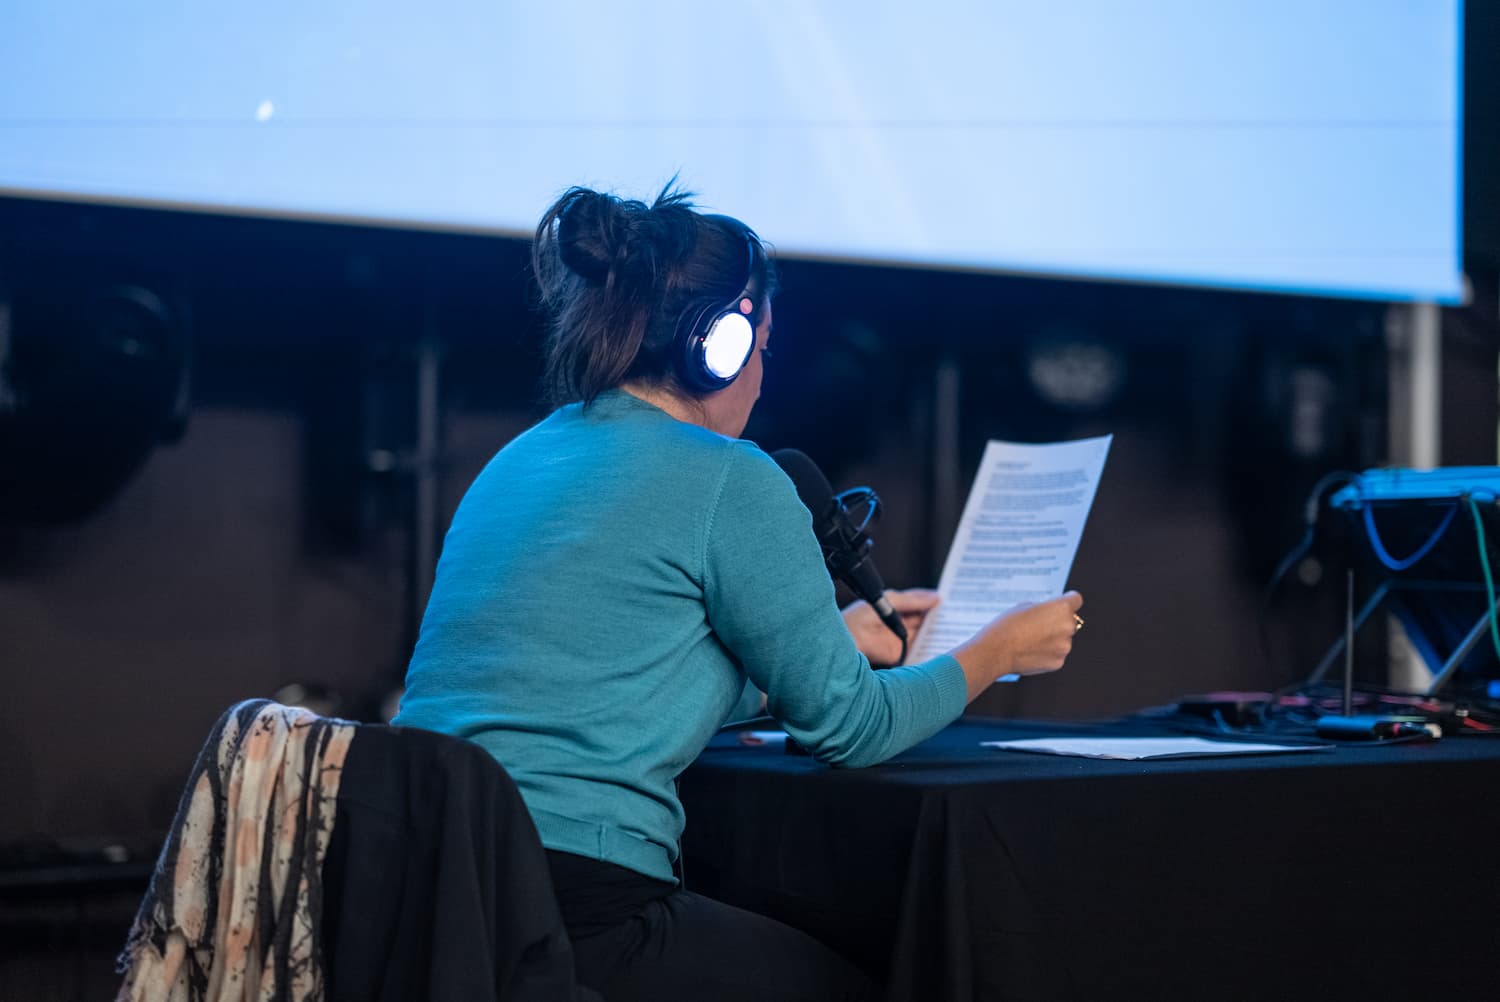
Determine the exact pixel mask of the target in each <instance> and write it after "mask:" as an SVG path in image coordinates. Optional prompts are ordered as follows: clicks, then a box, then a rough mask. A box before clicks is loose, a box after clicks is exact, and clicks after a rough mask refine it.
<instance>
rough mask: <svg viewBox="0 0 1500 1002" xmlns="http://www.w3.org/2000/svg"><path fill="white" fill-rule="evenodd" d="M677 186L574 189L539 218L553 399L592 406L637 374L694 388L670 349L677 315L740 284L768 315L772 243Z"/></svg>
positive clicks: (538, 260)
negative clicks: (645, 195)
mask: <svg viewBox="0 0 1500 1002" xmlns="http://www.w3.org/2000/svg"><path fill="white" fill-rule="evenodd" d="M674 184H675V179H674V181H672V182H669V183H668V184H667V186H666V187H665V188H663V189H662V192H661V194H660V195H658V196H657V198H656V201H655V202H653V203H652V204H651V205H650V206H647V205H646V204H645V203H644V202H639V201H634V200H626V199H623V198H620V197H619V196H617V195H611V194H604V193H601V192H597V191H593V190H591V189H588V188H570V189H568V191H567V192H566V193H564V194H563V196H562V197H561V198H559V199H558V200H557V201H556V202H554V203H553V204H552V206H551V208H549V209H548V210H547V212H546V214H545V215H543V216H542V221H541V222H540V223H539V224H537V228H536V238H535V240H534V241H533V243H532V246H531V263H532V268H533V269H534V270H535V272H536V278H537V284H538V286H539V287H540V288H541V294H542V306H543V307H544V308H545V309H546V310H547V312H548V314H549V315H550V319H551V329H550V333H549V336H548V339H547V368H546V375H545V377H544V378H545V380H546V385H547V391H548V394H549V396H550V397H551V400H552V403H553V404H554V405H561V404H565V403H572V402H573V401H578V400H581V401H583V402H584V403H585V404H587V403H590V402H592V401H593V399H594V398H595V397H597V396H598V395H599V394H600V393H602V392H604V391H605V390H608V389H611V388H613V387H616V386H619V385H620V384H621V383H624V382H628V381H631V380H641V381H643V382H646V383H650V384H653V385H662V384H666V385H668V386H670V387H671V388H673V389H675V390H677V391H678V392H687V391H686V390H685V389H684V388H683V387H682V385H681V384H680V383H679V382H678V380H677V379H676V377H675V374H674V371H675V370H674V363H673V358H672V352H671V348H672V345H673V343H674V340H675V338H676V334H677V328H678V325H679V323H680V322H681V321H682V318H683V316H684V314H686V313H687V312H688V311H689V310H692V309H701V308H702V306H703V305H704V304H705V303H708V302H712V301H715V300H717V301H718V302H722V303H725V304H727V303H728V302H729V301H730V300H731V299H732V298H733V297H734V295H735V293H737V292H739V291H740V290H741V289H742V288H749V289H752V290H754V291H755V292H756V293H758V294H757V295H755V296H754V297H753V298H754V299H755V300H756V302H755V312H754V313H752V314H751V316H750V320H751V323H752V324H756V325H758V324H759V323H760V318H761V315H762V314H763V312H764V303H765V301H766V300H768V299H769V298H770V297H771V296H772V295H773V294H774V293H775V291H776V289H775V286H776V269H775V265H774V264H773V263H772V262H771V258H770V255H769V254H768V253H767V251H766V248H765V245H764V244H762V243H761V240H760V238H759V237H757V236H756V235H755V233H754V231H752V230H751V229H750V228H749V227H748V226H746V225H745V224H744V223H742V222H740V221H739V220H737V219H732V218H730V217H729V216H715V215H707V214H704V213H700V212H697V211H695V210H694V208H693V203H692V201H691V199H692V197H693V196H692V193H691V192H686V191H674V190H673V185H674ZM747 247H748V248H749V254H748V257H749V260H748V262H747V260H746V258H747V253H746V248H747ZM747 264H748V265H749V268H750V274H749V281H748V282H746V274H745V269H746V265H747Z"/></svg>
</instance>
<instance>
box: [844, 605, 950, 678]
mask: <svg viewBox="0 0 1500 1002" xmlns="http://www.w3.org/2000/svg"><path fill="white" fill-rule="evenodd" d="M885 597H886V598H887V599H888V600H889V601H890V603H891V608H893V609H895V610H896V611H897V612H898V613H900V614H901V622H902V623H903V624H905V626H906V638H907V649H908V650H910V649H911V648H912V647H914V646H915V645H916V642H917V631H918V630H920V629H921V628H922V622H923V621H924V620H925V619H926V618H927V614H928V613H929V612H931V611H932V609H933V607H934V606H936V605H937V604H938V593H937V592H935V591H933V590H932V589H930V588H906V589H904V590H902V591H887V592H886V593H885ZM843 614H844V625H845V626H847V627H848V628H849V635H850V636H851V637H853V638H854V646H855V647H857V648H859V652H860V653H861V654H863V655H864V656H865V657H867V658H869V659H870V663H871V664H874V665H881V666H882V667H884V666H889V665H893V664H895V663H896V662H897V660H899V659H900V657H901V638H900V637H898V636H896V635H895V634H894V633H892V632H891V631H890V628H889V627H887V626H886V625H885V624H884V623H882V622H881V621H880V617H879V616H878V615H876V613H875V610H874V609H872V608H871V607H870V603H868V602H865V601H859V602H854V603H851V604H849V605H846V606H844V608H843Z"/></svg>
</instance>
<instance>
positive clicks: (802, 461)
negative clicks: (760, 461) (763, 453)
mask: <svg viewBox="0 0 1500 1002" xmlns="http://www.w3.org/2000/svg"><path fill="white" fill-rule="evenodd" d="M771 458H772V459H773V460H775V461H776V465H777V466H779V467H781V470H782V472H783V473H785V474H786V475H787V477H788V478H790V479H791V481H792V486H793V487H795V488H797V497H798V498H800V499H801V500H802V503H803V504H804V505H806V506H807V510H808V511H810V512H812V517H813V528H814V530H816V531H817V532H818V534H819V535H822V532H823V529H824V528H825V527H826V526H827V524H828V519H829V515H830V514H831V512H832V509H833V505H834V502H833V485H832V484H830V483H829V482H828V478H827V477H826V476H824V474H823V471H822V470H820V469H818V464H817V463H814V462H813V461H812V460H811V459H809V458H808V456H807V454H806V453H804V452H800V451H798V450H797V449H777V450H776V451H775V452H773V453H771Z"/></svg>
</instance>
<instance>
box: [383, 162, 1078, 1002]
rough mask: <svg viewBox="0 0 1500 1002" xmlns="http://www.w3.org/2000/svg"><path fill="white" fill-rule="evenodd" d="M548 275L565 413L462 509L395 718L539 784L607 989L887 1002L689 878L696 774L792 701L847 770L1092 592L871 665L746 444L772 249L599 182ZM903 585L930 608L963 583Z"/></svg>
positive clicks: (784, 489)
mask: <svg viewBox="0 0 1500 1002" xmlns="http://www.w3.org/2000/svg"><path fill="white" fill-rule="evenodd" d="M533 264H534V267H535V270H536V275H537V279H538V282H539V284H540V287H541V293H542V303H543V305H544V306H545V307H546V308H547V309H548V310H549V311H550V313H551V316H552V320H553V328H552V333H551V336H550V340H549V343H548V359H547V377H548V381H549V383H550V386H551V390H552V393H553V395H554V397H555V399H556V402H557V404H558V405H559V406H558V409H557V410H555V411H554V412H553V413H552V414H551V415H550V416H549V417H547V418H546V419H545V420H543V421H542V422H541V423H540V424H538V425H536V426H535V427H533V428H531V429H530V430H528V431H527V432H525V433H524V434H522V435H520V436H519V437H517V438H516V439H515V440H514V441H512V442H511V443H509V444H508V445H506V446H505V448H503V449H502V450H501V451H500V452H499V453H498V454H497V455H496V456H495V457H494V458H493V459H492V460H491V461H490V463H489V464H488V466H486V467H485V469H484V471H483V472H482V473H480V475H479V477H478V478H477V479H476V480H475V482H474V484H473V486H472V487H471V488H470V489H469V491H468V493H467V494H466V495H465V497H464V499H463V501H462V503H461V504H460V505H459V508H458V510H457V512H456V513H455V515H454V518H453V523H452V526H451V528H450V529H449V532H448V536H447V539H446V542H445V543H444V547H443V553H442V558H441V561H440V562H439V565H438V570H437V579H436V582H435V584H434V586H433V591H432V596H431V598H430V600H429V603H428V607H427V612H426V615H425V616H424V618H423V621H422V628H421V634H420V638H419V640H418V642H417V646H416V650H415V652H414V654H413V657H412V661H411V665H410V668H409V670H408V675H407V688H406V692H405V695H404V696H403V699H402V703H401V712H400V714H399V716H398V717H397V719H396V721H395V722H396V723H398V724H401V725H406V726H413V727H423V728H429V729H433V730H439V731H445V732H448V733H451V734H457V735H460V736H462V737H465V738H468V739H469V740H472V741H475V742H477V743H479V744H480V745H482V746H484V747H485V748H487V749H488V750H489V751H490V752H491V753H492V754H493V755H494V756H495V758H496V759H498V760H499V761H500V763H501V764H502V765H504V766H505V768H506V769H507V770H508V771H509V773H510V774H511V776H512V777H513V778H514V779H515V781H516V784H517V785H518V786H519V788H520V790H521V793H522V795H523V797H524V798H525V800H526V803H527V806H528V808H529V809H530V811H531V814H532V817H533V818H534V819H535V821H536V825H537V830H538V831H539V833H540V834H541V838H542V843H543V844H544V846H545V847H546V848H547V850H548V855H549V861H550V863H551V866H552V870H553V877H554V882H555V884H556V887H557V891H558V897H559V900H560V903H561V906H562V911H563V917H564V920H565V922H566V924H567V926H568V930H569V933H570V935H571V937H572V939H573V947H574V951H575V956H576V960H577V965H578V972H579V978H580V980H581V981H582V982H583V983H584V984H586V985H589V986H590V987H594V988H596V989H598V990H600V991H601V992H602V993H603V994H604V995H605V997H606V998H608V999H611V1000H619V999H637V998H639V999H694V998H713V999H715V1000H718V1002H722V1000H728V999H734V998H740V997H744V998H756V999H763V998H777V999H794V998H807V999H819V1000H826V999H839V998H862V997H867V995H868V994H869V993H870V990H871V989H870V986H869V985H868V983H867V982H866V981H865V980H864V978H863V976H862V975H860V974H859V973H858V972H857V971H855V970H854V969H853V968H852V967H850V966H849V965H848V964H846V963H845V962H844V961H843V960H842V959H841V958H839V957H838V956H836V955H835V954H833V953H832V952H831V951H829V950H827V949H826V948H824V947H823V946H821V945H820V944H818V943H816V942H815V941H813V940H811V939H809V938H808V937H806V936H804V935H802V934H801V933H799V932H796V931H794V930H792V929H789V928H787V927H785V926H782V925H780V924H778V923H775V922H772V921H770V920H769V919H765V918H762V917H760V916H756V915H752V914H750V913H748V912H743V911H740V910H738V909H734V908H730V907H729V906H727V905H723V904H721V903H718V902H714V901H711V900H709V899H707V898H703V897H700V896H698V895H694V894H691V893H689V892H687V891H685V890H684V889H682V888H681V887H679V886H678V883H677V880H676V877H675V875H674V866H675V863H676V860H677V851H678V839H679V837H680V835H681V833H682V829H683V812H682V807H681V805H680V804H679V803H678V800H677V796H676V791H675V780H676V777H677V776H678V775H679V774H680V773H681V772H682V770H683V769H684V768H686V767H687V765H688V764H689V763H690V762H691V761H692V760H693V759H694V757H696V756H697V754H698V753H699V752H700V751H701V750H702V749H703V747H704V745H705V744H706V743H707V742H708V740H709V738H710V737H711V736H712V735H713V733H714V732H715V730H716V729H717V728H719V727H720V726H721V725H722V724H724V723H725V722H726V721H729V720H735V719H739V718H743V717H748V716H752V715H754V714H755V713H756V712H759V710H760V709H761V706H762V700H763V701H764V703H763V705H764V708H765V710H766V712H768V713H770V714H771V715H773V716H774V717H775V718H776V719H777V720H778V721H780V722H781V723H782V724H783V725H784V726H785V728H786V730H787V732H788V733H789V734H790V735H791V736H792V737H793V738H795V739H796V741H797V742H798V743H799V744H800V745H802V746H803V747H804V748H806V749H808V750H809V751H810V752H811V753H812V754H814V755H816V756H817V757H818V758H820V759H822V760H823V761H825V762H828V763H830V764H833V765H840V766H862V765H870V764H873V763H876V762H880V761H882V760H884V759H886V758H888V757H890V756H892V755H894V754H896V753H898V752H900V751H902V750H903V749H905V748H907V747H909V746H911V745H912V744H914V743H916V742H918V741H920V740H922V739H923V738H926V737H927V736H929V735H931V734H933V733H934V732H936V731H937V730H939V729H941V728H942V727H943V726H945V725H946V724H948V723H949V722H951V721H952V720H953V719H954V718H956V717H957V716H958V715H959V714H960V713H961V712H962V710H963V708H964V706H965V704H966V703H967V702H968V701H969V700H971V699H973V698H974V697H975V696H976V695H978V694H979V693H980V692H982V691H984V689H985V688H987V687H988V686H989V685H990V683H992V682H993V681H994V680H995V679H996V678H998V677H999V676H1001V675H1004V674H1006V673H1008V672H1016V671H1019V672H1033V671H1046V670H1051V669H1055V668H1058V667H1061V665H1062V662H1063V659H1064V658H1065V657H1066V655H1067V654H1068V651H1069V648H1070V645H1071V642H1072V635H1073V631H1074V628H1075V627H1074V613H1075V611H1076V610H1077V608H1078V607H1079V605H1080V602H1081V600H1080V599H1079V598H1078V596H1077V595H1076V594H1074V593H1069V595H1067V596H1064V597H1063V598H1062V599H1058V600H1056V601H1054V602H1049V603H1045V604H1042V605H1037V606H1032V607H1029V608H1025V609H1019V610H1015V611H1012V612H1010V613H1008V614H1006V615H1004V616H1001V617H1000V618H999V619H997V620H995V621H994V622H993V623H992V624H991V625H989V626H988V627H986V628H985V629H984V630H983V631H982V632H980V633H979V634H978V635H976V636H975V637H974V638H973V639H972V640H970V641H969V642H968V643H966V644H964V645H963V646H962V647H960V648H958V649H957V650H955V651H953V652H952V653H951V654H945V655H943V656H941V657H938V658H935V659H933V660H932V661H929V662H926V663H924V664H919V665H912V666H907V667H897V668H892V669H890V670H887V671H880V672H872V671H870V670H869V668H870V662H869V660H868V659H867V656H866V655H867V654H875V655H877V656H878V655H879V653H880V652H882V651H889V647H888V646H887V645H889V644H890V643H892V642H893V639H894V638H890V637H887V636H886V635H885V632H884V627H882V626H881V625H880V623H879V621H878V620H877V619H876V617H875V616H874V615H873V613H872V612H871V611H870V610H869V608H868V607H867V606H863V605H862V604H861V605H860V606H856V607H852V608H851V609H849V610H847V611H846V613H845V614H844V615H842V616H841V614H840V611H839V609H838V608H837V607H836V605H835V601H834V591H833V586H832V584H831V583H830V581H829V578H828V575H827V573H826V572H825V571H824V568H823V561H822V556H821V553H820V551H819V548H818V544H817V541H816V539H815V538H814V536H813V533H812V531H811V517H810V515H809V514H808V511H807V509H806V508H805V507H803V506H802V504H801V503H800V502H799V500H798V498H797V495H796V492H795V490H794V488H793V487H792V484H791V482H790V481H789V480H788V479H787V477H786V476H785V475H784V474H783V473H782V472H781V470H780V469H779V468H778V467H777V465H776V464H775V463H774V462H773V461H772V460H771V459H770V458H769V457H768V456H767V455H766V454H765V453H763V452H761V451H760V450H759V449H758V448H756V446H754V445H752V444H751V443H749V442H745V441H742V440H740V439H739V438H738V436H739V435H740V434H741V432H742V431H743V430H744V427H745V422H746V421H747V420H748V419H749V416H750V411H751V408H752V407H753V406H754V405H755V401H756V398H757V397H758V396H759V394H760V385H761V378H762V373H763V365H764V359H765V357H766V356H767V355H768V354H769V351H768V341H769V338H770V334H771V296H772V294H773V293H774V291H775V282H776V277H775V271H774V268H773V266H772V264H771V261H770V260H769V258H768V256H767V254H766V251H765V248H764V247H763V246H762V244H761V242H760V240H759V239H758V238H757V237H756V236H755V234H754V233H753V232H751V231H750V230H749V229H748V228H747V227H746V226H745V225H744V224H743V223H740V222H739V221H737V220H734V219H730V218H728V217H725V216H713V215H703V214H699V213H698V212H696V211H694V210H693V208H692V205H691V203H690V202H689V201H688V199H687V196H686V195H684V194H682V193H675V194H674V193H670V190H668V191H664V192H663V193H662V195H661V196H660V197H658V198H657V200H656V202H655V203H654V204H653V205H651V206H649V207H648V206H646V205H645V204H643V203H641V202H636V201H625V200H622V199H620V198H617V197H615V196H612V195H606V194H600V193H597V192H594V191H589V190H587V189H582V188H575V189H572V190H570V191H569V192H567V193H566V194H565V195H563V196H562V198H560V199H559V200H558V201H557V202H556V203H555V204H554V205H553V206H552V207H551V208H550V209H548V210H547V213H546V214H545V215H544V216H543V217H542V220H541V223H540V224H539V225H538V227H537V231H536V239H535V243H534V245H533ZM893 601H894V603H895V604H896V605H897V607H898V609H901V610H902V611H903V612H904V613H906V614H907V615H908V616H909V617H911V618H912V619H913V620H920V617H921V615H922V613H923V612H924V611H925V610H926V609H927V608H929V607H930V606H931V604H932V601H933V599H932V597H931V596H930V594H926V595H924V594H920V593H917V594H900V593H898V594H895V595H894V596H893ZM861 650H863V651H864V652H865V653H861ZM885 656H886V657H890V656H892V655H891V654H889V653H886V655H885ZM762 693H763V694H764V696H763V697H762V695H761V694H762Z"/></svg>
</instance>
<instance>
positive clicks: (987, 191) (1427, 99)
mask: <svg viewBox="0 0 1500 1002" xmlns="http://www.w3.org/2000/svg"><path fill="white" fill-rule="evenodd" d="M1461 15H1462V6H1461V3H1460V0H1424V2H1420V3H1414V2H1410V0H1319V2H1317V3H1307V2H1305V0H1218V2H1214V3H1203V2H1202V0H1135V2H1132V3H1120V2H1118V0H1058V2H1056V3H1037V2H1035V0H974V2H968V3H962V2H954V0H946V2H943V0H934V2H932V3H928V4H925V5H915V4H911V3H909V2H906V3H899V4H898V3H889V2H884V3H883V2H879V0H863V2H853V0H827V2H823V3H803V2H793V0H745V2H743V3H738V4H733V5H717V4H705V3H700V2H697V0H650V2H643V3H636V4H608V3H603V2H595V0H553V2H550V3H546V4H543V3H526V4H520V3H493V2H488V0H432V2H429V3H426V4H423V5H415V4H409V3H402V4H399V5H398V4H392V3H389V2H386V0H360V2H355V0H325V2H322V3H318V4H307V3H300V2H298V3H292V2H288V0H262V2H258V3H255V4H248V3H238V4H236V3H230V4H202V3H191V2H186V0H177V2H165V0H156V2H151V0H147V2H144V3H141V4H130V5H122V4H114V3H107V2H105V0H56V2H50V3H45V4H41V3H34V4H13V5H10V6H9V7H8V9H7V11H6V17H5V30H4V32H0V191H3V192H8V193H11V194H23V195H35V194H45V195H59V196H64V197H77V198H86V199H109V200H122V201H130V202H145V203H158V204H167V205H177V206H184V207H191V208H206V209H212V210H231V211H248V212H270V213H287V214H293V215H300V216H310V217H317V218H335V219H358V220H375V221H381V222H389V223H395V224H402V225H416V226H430V227H459V228H467V229H478V230H484V231H494V232H501V233H514V234H525V233H529V232H530V230H531V229H532V227H533V226H534V225H535V222H536V220H537V218H538V217H539V216H540V215H541V212H542V210H543V209H544V208H545V207H546V205H547V204H548V203H549V202H550V201H551V200H552V199H553V198H555V197H556V196H557V194H558V193H559V192H560V191H561V190H562V189H564V188H566V187H567V186H568V185H570V184H589V185H594V186H598V187H604V188H609V189H614V190H617V191H620V192H621V193H623V194H627V195H632V196H638V197H649V196H650V195H651V194H653V193H654V191H655V190H656V189H658V188H659V187H660V186H661V184H662V183H663V182H664V181H665V180H666V179H667V178H669V177H671V176H672V175H673V174H675V173H680V175H681V177H682V180H683V182H684V184H685V185H686V186H687V187H690V188H692V189H694V190H696V191H699V192H701V193H702V199H701V200H702V202H703V203H705V205H707V206H709V207H711V208H713V209H715V210H717V211H723V212H729V213H732V214H734V215H737V216H740V217H741V218H743V219H745V220H746V221H747V222H749V223H750V224H751V225H752V226H754V227H755V228H756V230H757V231H759V232H760V233H761V234H762V235H763V236H765V237H766V238H767V239H768V240H770V241H772V242H773V243H774V244H776V246H777V247H778V249H779V251H780V252H781V253H783V254H787V255H792V256H805V257H821V258H837V259H849V260H862V261H886V262H897V263H909V264H917V265H929V266H936V267H950V268H968V269H986V270H1001V271H1014V272H1026V273H1040V274H1057V275H1081V276H1093V277H1105V278H1120V279H1135V280H1142V281H1156V282H1173V283H1190V284H1206V285H1219V286H1232V287H1246V288H1263V289H1275V290H1283V291H1295V292H1320V293H1332V294H1338V295H1349V296H1360V297H1373V298H1397V299H1404V298H1413V299H1436V300H1440V301H1452V300H1454V299H1455V298H1456V297H1457V295H1458V293H1459V288H1460V274H1459V232H1458V228H1459V223H1458V220H1459V204H1460V203H1459V198H1460V183H1459V151H1460V127H1459V121H1460V107H1459V101H1460V77H1461V66H1460V58H1459V54H1460V49H1461V46H1460V42H1461V37H1460V34H1461V23H1462V17H1461ZM726 40H728V41H726ZM729 42H732V44H729ZM726 46H727V49H728V51H730V52H732V58H728V59H726V58H723V57H722V55H721V54H722V52H723V51H724V50H725V48H726ZM706 54H707V55H706Z"/></svg>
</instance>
